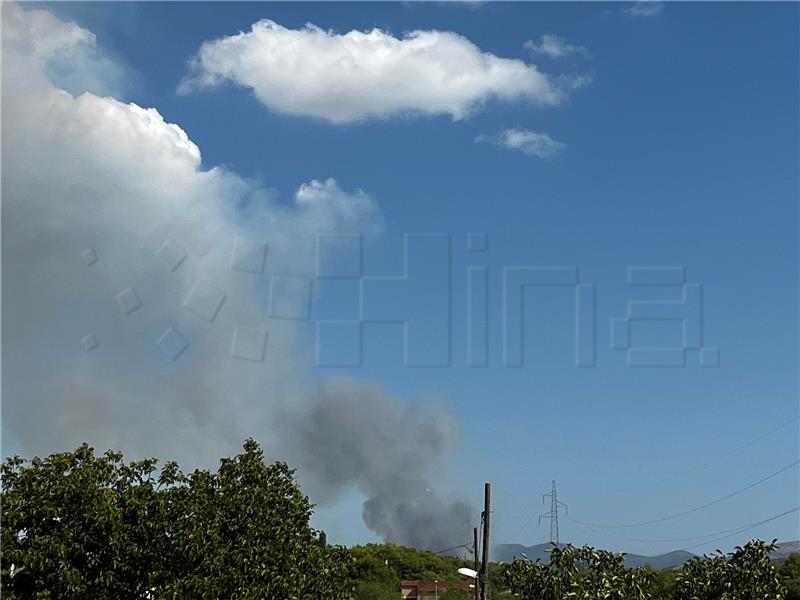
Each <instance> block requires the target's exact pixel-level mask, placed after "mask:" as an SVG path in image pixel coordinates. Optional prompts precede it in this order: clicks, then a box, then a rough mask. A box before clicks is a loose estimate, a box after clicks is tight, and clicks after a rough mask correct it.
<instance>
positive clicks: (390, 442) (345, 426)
mask: <svg viewBox="0 0 800 600" xmlns="http://www.w3.org/2000/svg"><path fill="white" fill-rule="evenodd" d="M295 418H296V421H295V422H294V423H292V424H291V425H292V426H291V427H290V429H291V431H292V436H291V437H290V440H289V446H288V448H289V450H290V453H291V455H292V456H293V457H294V458H295V460H296V461H297V464H298V465H299V466H300V467H301V472H302V473H304V474H306V475H308V476H309V478H310V488H311V490H312V494H313V496H314V497H315V498H320V499H321V500H329V499H331V498H333V497H335V496H336V495H337V494H338V493H340V492H341V491H342V489H343V486H345V485H347V484H349V483H351V482H354V483H356V484H357V485H358V487H359V489H361V490H362V491H363V492H364V493H365V494H367V496H369V499H368V500H367V501H366V502H365V503H364V520H365V522H366V524H367V526H368V527H369V528H370V529H372V530H373V531H375V532H377V533H379V534H381V535H382V536H384V538H386V539H388V540H392V541H396V542H398V543H401V544H406V545H411V546H417V547H424V548H435V549H437V550H443V549H445V548H448V547H450V546H453V545H454V544H453V541H454V540H455V541H456V543H463V542H464V537H465V535H464V534H465V524H466V523H468V522H469V518H470V516H471V514H470V509H469V507H468V506H467V505H466V504H464V503H463V502H460V501H450V502H447V501H445V500H443V499H442V498H439V497H438V496H437V495H436V494H435V492H434V490H432V489H431V487H430V484H429V483H428V482H427V481H426V480H425V478H424V475H425V474H426V471H427V468H428V466H429V465H430V464H432V463H434V464H435V463H438V462H440V459H441V458H442V457H443V455H444V454H445V453H446V452H447V451H448V450H451V449H452V447H453V445H454V444H455V443H456V441H457V437H458V424H457V423H456V421H455V419H454V418H453V416H452V415H449V414H447V413H442V412H436V411H432V410H430V409H428V408H426V407H421V406H411V405H408V404H406V403H404V402H401V401H399V400H397V399H396V398H393V397H391V396H389V395H388V394H387V393H386V392H385V391H384V390H383V389H382V388H381V387H380V386H378V385H376V384H374V383H364V382H358V381H353V380H351V379H338V380H332V381H328V382H327V383H325V384H324V385H322V386H321V387H320V389H319V390H318V392H317V395H316V398H315V400H314V401H313V402H312V403H311V404H310V405H309V406H308V408H307V410H305V411H303V412H302V413H301V414H299V415H295Z"/></svg>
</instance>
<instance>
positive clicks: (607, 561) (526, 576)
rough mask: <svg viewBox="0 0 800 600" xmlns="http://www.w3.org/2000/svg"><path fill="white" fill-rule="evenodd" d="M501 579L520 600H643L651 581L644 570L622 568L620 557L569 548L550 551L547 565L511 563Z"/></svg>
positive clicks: (584, 548) (592, 550)
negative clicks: (574, 599) (579, 599)
mask: <svg viewBox="0 0 800 600" xmlns="http://www.w3.org/2000/svg"><path fill="white" fill-rule="evenodd" d="M502 576H503V578H504V580H505V581H506V582H507V584H508V586H509V588H510V590H511V592H512V593H513V594H514V595H515V596H516V597H518V598H521V599H523V600H565V599H567V598H576V599H577V598H581V599H585V600H601V599H602V600H647V599H649V598H651V597H652V596H651V593H650V588H651V587H652V582H653V579H654V575H653V573H652V572H651V571H649V570H648V569H644V568H637V569H627V568H625V565H624V555H622V554H613V553H611V552H607V551H605V550H595V549H594V548H592V547H590V546H584V547H583V548H576V547H574V546H572V545H567V546H565V547H564V548H558V547H553V549H552V550H551V552H550V562H549V564H540V563H535V562H531V561H526V560H518V561H514V562H513V563H511V564H509V565H506V566H505V568H504V570H503V574H502Z"/></svg>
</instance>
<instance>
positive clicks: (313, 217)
mask: <svg viewBox="0 0 800 600" xmlns="http://www.w3.org/2000/svg"><path fill="white" fill-rule="evenodd" d="M2 10H3V11H4V14H3V16H4V23H3V25H4V26H3V81H2V83H3V114H2V126H3V146H2V155H3V177H2V192H3V205H2V251H3V253H2V284H3V285H2V289H3V316H2V318H3V321H2V326H3V329H2V334H3V339H2V352H3V382H2V386H3V387H2V397H3V423H2V424H3V443H4V449H3V450H4V454H7V453H8V452H17V451H19V452H22V453H24V454H26V455H30V454H44V453H49V452H53V451H60V450H64V449H66V448H71V447H75V446H77V445H78V444H80V443H81V442H83V441H84V440H86V441H89V442H90V443H92V444H93V445H95V446H96V447H98V448H109V447H110V448H117V449H121V450H123V451H124V452H126V453H127V454H128V455H129V456H158V457H162V458H172V459H176V460H178V461H179V462H180V463H181V464H182V465H183V466H184V467H193V466H211V465H213V464H214V462H215V461H216V459H217V458H219V457H220V456H226V455H230V454H231V453H233V452H236V451H237V449H238V448H239V447H240V444H241V442H242V440H243V439H244V438H245V437H246V436H254V437H256V438H257V439H259V440H261V441H262V442H263V443H264V444H265V449H266V451H267V452H268V453H269V455H270V456H271V457H273V458H276V459H278V458H280V459H286V460H288V461H289V462H290V463H291V464H293V465H295V466H297V467H298V472H299V477H300V478H301V482H302V484H303V485H304V487H305V489H307V490H308V491H309V493H310V495H311V497H312V500H313V501H315V502H318V503H326V502H332V501H334V500H335V499H336V498H337V496H338V495H339V494H340V493H342V492H343V491H345V490H347V489H350V488H352V487H357V488H358V489H359V490H361V491H362V492H363V493H364V494H365V495H366V496H367V498H368V500H367V501H366V503H365V505H364V519H365V522H366V524H367V525H368V526H369V527H370V528H371V529H372V530H373V531H375V532H377V533H378V534H380V535H382V536H383V537H385V538H386V539H387V540H390V541H397V542H401V543H407V544H414V545H418V546H424V547H430V548H436V549H439V548H445V547H448V546H451V545H455V544H458V543H461V542H463V541H464V540H463V538H464V524H465V522H466V520H467V518H468V517H469V511H468V509H467V507H466V506H465V505H464V504H463V503H460V502H445V501H443V500H442V499H441V498H438V497H437V496H436V492H435V491H434V488H435V486H432V485H431V484H430V483H428V482H427V481H428V478H429V477H430V476H431V475H432V474H433V471H432V470H431V469H433V468H435V467H436V465H438V464H441V462H442V459H443V457H444V456H445V454H446V453H447V452H448V450H450V449H451V448H452V447H453V445H454V444H455V443H456V440H457V435H458V432H457V424H456V422H455V419H454V418H453V417H452V416H451V415H448V414H447V413H446V412H443V411H428V410H424V409H422V408H419V407H415V406H412V405H410V404H407V403H405V402H403V401H400V400H398V399H396V398H393V397H391V396H390V395H389V394H387V393H386V392H385V391H384V390H383V389H382V388H381V387H380V386H379V385H377V384H374V383H369V382H359V381H355V380H336V381H330V382H319V381H317V380H316V379H315V376H314V373H315V372H314V370H313V369H312V357H313V348H312V344H311V340H310V339H309V337H308V334H307V323H305V322H303V321H302V320H300V321H297V320H292V319H291V318H270V317H269V316H268V313H267V306H268V304H269V302H270V301H276V302H278V303H279V304H280V303H284V304H285V305H286V306H289V307H290V308H291V306H293V305H299V306H302V304H303V302H307V301H308V294H309V293H310V290H311V288H310V286H309V285H308V284H307V282H308V281H310V278H311V276H312V275H313V272H314V266H315V261H316V244H315V240H316V234H317V233H318V232H336V231H356V232H366V233H369V234H375V233H377V232H379V231H380V229H381V216H380V210H379V209H378V207H377V205H376V204H375V202H374V200H373V199H372V197H371V196H370V195H368V194H366V193H364V192H362V191H360V190H355V191H345V190H343V189H342V188H341V186H340V185H339V184H338V183H337V182H336V181H335V180H332V179H328V180H320V181H311V182H309V183H306V184H304V185H301V186H300V187H299V188H298V190H297V192H296V193H295V194H294V196H293V198H292V199H291V200H289V201H284V200H281V199H280V198H278V197H277V194H276V192H274V191H272V190H270V189H268V188H265V187H264V186H263V185H261V184H260V183H259V182H252V181H247V180H244V179H242V178H241V177H239V176H237V175H236V174H235V173H233V172H231V171H229V170H226V169H223V168H212V169H203V168H202V166H201V155H200V150H199V149H198V147H197V146H196V145H195V144H194V143H193V142H192V141H191V140H190V139H189V137H188V136H187V135H186V133H184V131H183V130H182V129H180V128H179V127H178V126H177V125H173V124H170V123H167V122H165V121H164V119H163V118H162V116H161V115H160V114H159V113H158V112H157V111H156V110H155V109H152V108H151V109H144V108H140V107H139V106H136V105H134V104H125V103H122V102H120V101H118V100H116V99H114V98H112V97H101V96H98V95H95V94H92V93H88V92H87V93H81V94H80V95H77V96H76V95H73V94H71V93H69V92H67V91H65V90H64V89H62V87H60V85H65V84H63V83H61V82H69V85H68V86H66V87H68V88H69V89H70V90H71V91H73V92H74V91H76V90H86V89H92V90H94V91H98V92H99V91H101V90H102V91H103V92H105V93H110V92H111V91H113V88H114V86H116V85H117V83H118V82H119V80H120V77H119V72H118V71H117V70H116V69H115V68H114V67H113V64H111V63H110V62H109V61H108V60H107V59H105V58H104V57H103V55H102V53H101V52H100V51H99V50H98V48H97V45H96V43H95V39H94V36H93V35H92V34H91V33H90V32H88V31H86V30H85V29H82V28H80V27H78V26H77V25H74V24H70V23H65V22H63V21H60V20H58V19H57V18H55V17H54V16H53V15H51V14H50V13H48V12H46V11H42V10H27V11H23V10H22V9H21V8H20V7H18V6H15V5H10V4H4V5H3V8H2ZM63 56H70V57H71V60H69V61H64V60H58V61H56V57H63ZM109 79H111V80H112V81H108V80H109ZM104 83H106V84H108V85H107V86H106V87H104V86H103V84H104ZM264 242H266V244H267V247H266V252H264ZM271 276H277V277H280V278H283V279H279V280H278V281H277V283H276V280H275V279H272V280H271V279H270V277H271ZM304 282H306V283H304ZM271 286H272V287H271ZM281 306H283V304H281ZM279 312H280V311H279ZM290 316H291V315H290ZM265 336H266V337H265ZM159 342H160V343H159ZM264 348H265V350H264Z"/></svg>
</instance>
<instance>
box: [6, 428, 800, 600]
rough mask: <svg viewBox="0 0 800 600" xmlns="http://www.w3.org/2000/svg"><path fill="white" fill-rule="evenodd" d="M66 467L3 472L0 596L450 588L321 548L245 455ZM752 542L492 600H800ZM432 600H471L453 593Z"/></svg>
mask: <svg viewBox="0 0 800 600" xmlns="http://www.w3.org/2000/svg"><path fill="white" fill-rule="evenodd" d="M157 465H158V463H157V461H156V460H155V459H146V460H141V461H134V462H130V463H126V462H124V461H123V457H122V455H121V454H119V453H116V452H110V451H109V452H106V453H105V454H102V455H99V456H98V455H96V454H95V453H94V451H93V449H92V448H90V447H89V446H87V445H83V446H81V447H80V448H78V449H76V450H74V451H73V452H65V453H58V454H53V455H51V456H49V457H47V458H34V459H32V460H30V461H26V460H23V459H21V458H19V457H13V458H9V459H7V460H6V461H5V462H4V463H3V466H2V498H1V500H2V522H1V523H0V525H1V526H0V593H1V594H2V596H3V597H4V598H11V599H21V598H37V599H73V598H74V599H84V598H92V599H97V600H105V599H109V600H110V599H136V600H138V599H147V600H155V599H171V600H182V599H189V598H192V599H194V598H201V599H203V598H209V599H211V598H214V599H217V598H226V599H228V598H230V599H239V600H248V599H253V600H255V599H258V600H262V599H264V598H269V599H273V600H313V599H320V600H390V599H391V600H397V599H398V598H399V587H400V581H401V580H402V579H416V580H438V581H440V582H442V583H443V584H444V585H443V587H444V586H445V585H446V584H447V583H454V582H456V581H457V580H458V575H457V573H456V571H457V569H458V568H459V567H462V566H471V565H472V561H465V560H463V559H460V558H456V557H453V556H443V555H441V554H436V553H434V552H428V551H419V550H414V549H412V548H406V547H403V546H396V545H393V544H367V545H364V546H355V547H352V548H349V549H347V548H343V547H341V546H329V545H328V544H327V542H326V539H325V535H324V533H323V532H318V531H315V530H314V529H313V528H312V527H311V526H310V517H311V514H312V508H313V506H312V505H311V503H310V502H309V500H308V498H307V497H306V496H305V495H304V494H303V493H302V492H301V491H300V489H299V488H298V486H297V484H296V482H295V479H294V472H293V471H292V470H291V469H290V468H289V467H288V466H287V465H286V464H284V463H280V462H278V463H274V464H267V463H265V461H264V457H263V454H262V451H261V448H260V447H259V446H258V444H257V443H256V442H255V441H253V440H247V441H246V442H245V444H244V447H243V452H242V453H241V454H239V455H237V456H234V457H232V458H226V459H222V460H221V461H220V466H219V468H218V470H217V471H208V470H195V471H193V472H192V473H189V474H184V473H183V472H182V471H181V470H180V469H179V467H178V465H177V464H175V463H172V462H168V463H166V464H164V466H163V467H162V468H160V469H158V468H157ZM772 549H773V546H772V545H770V544H765V543H764V542H761V541H753V542H750V543H748V544H746V545H745V546H743V547H741V548H737V549H736V551H735V552H733V553H732V554H730V555H727V556H725V555H721V554H717V555H712V556H708V557H702V558H700V557H698V558H695V559H692V560H690V561H689V562H688V563H686V564H685V565H684V566H683V567H682V568H680V569H676V570H663V571H655V570H652V569H649V568H646V567H640V568H636V569H628V568H626V567H625V566H624V558H623V556H622V555H619V554H612V553H610V552H606V551H603V550H596V549H594V548H591V547H589V546H585V547H583V548H575V547H573V546H566V547H564V548H556V547H554V548H553V550H552V551H551V553H550V561H549V563H548V564H540V563H534V562H531V561H527V560H522V561H519V560H518V561H514V562H513V563H510V564H502V563H493V564H492V565H491V574H492V577H491V581H490V584H491V585H490V591H491V592H492V597H500V596H503V597H509V598H517V599H519V600H565V599H571V598H575V599H576V600H577V599H583V600H601V599H603V600H783V599H788V600H800V555H792V556H791V557H789V559H788V560H786V561H785V562H783V563H781V564H776V563H774V562H773V561H771V560H770V558H769V555H770V551H771V550H772ZM439 598H440V599H441V600H467V599H468V598H470V595H469V594H468V593H466V592H464V591H462V590H456V589H452V587H451V589H449V590H447V591H443V592H442V593H440V594H439Z"/></svg>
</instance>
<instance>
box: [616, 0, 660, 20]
mask: <svg viewBox="0 0 800 600" xmlns="http://www.w3.org/2000/svg"><path fill="white" fill-rule="evenodd" d="M623 12H625V13H627V14H629V15H631V16H634V17H656V16H658V15H660V14H661V13H663V12H664V3H663V2H658V1H657V0H646V1H645V2H634V3H633V6H629V7H628V8H626V9H624V11H623Z"/></svg>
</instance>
